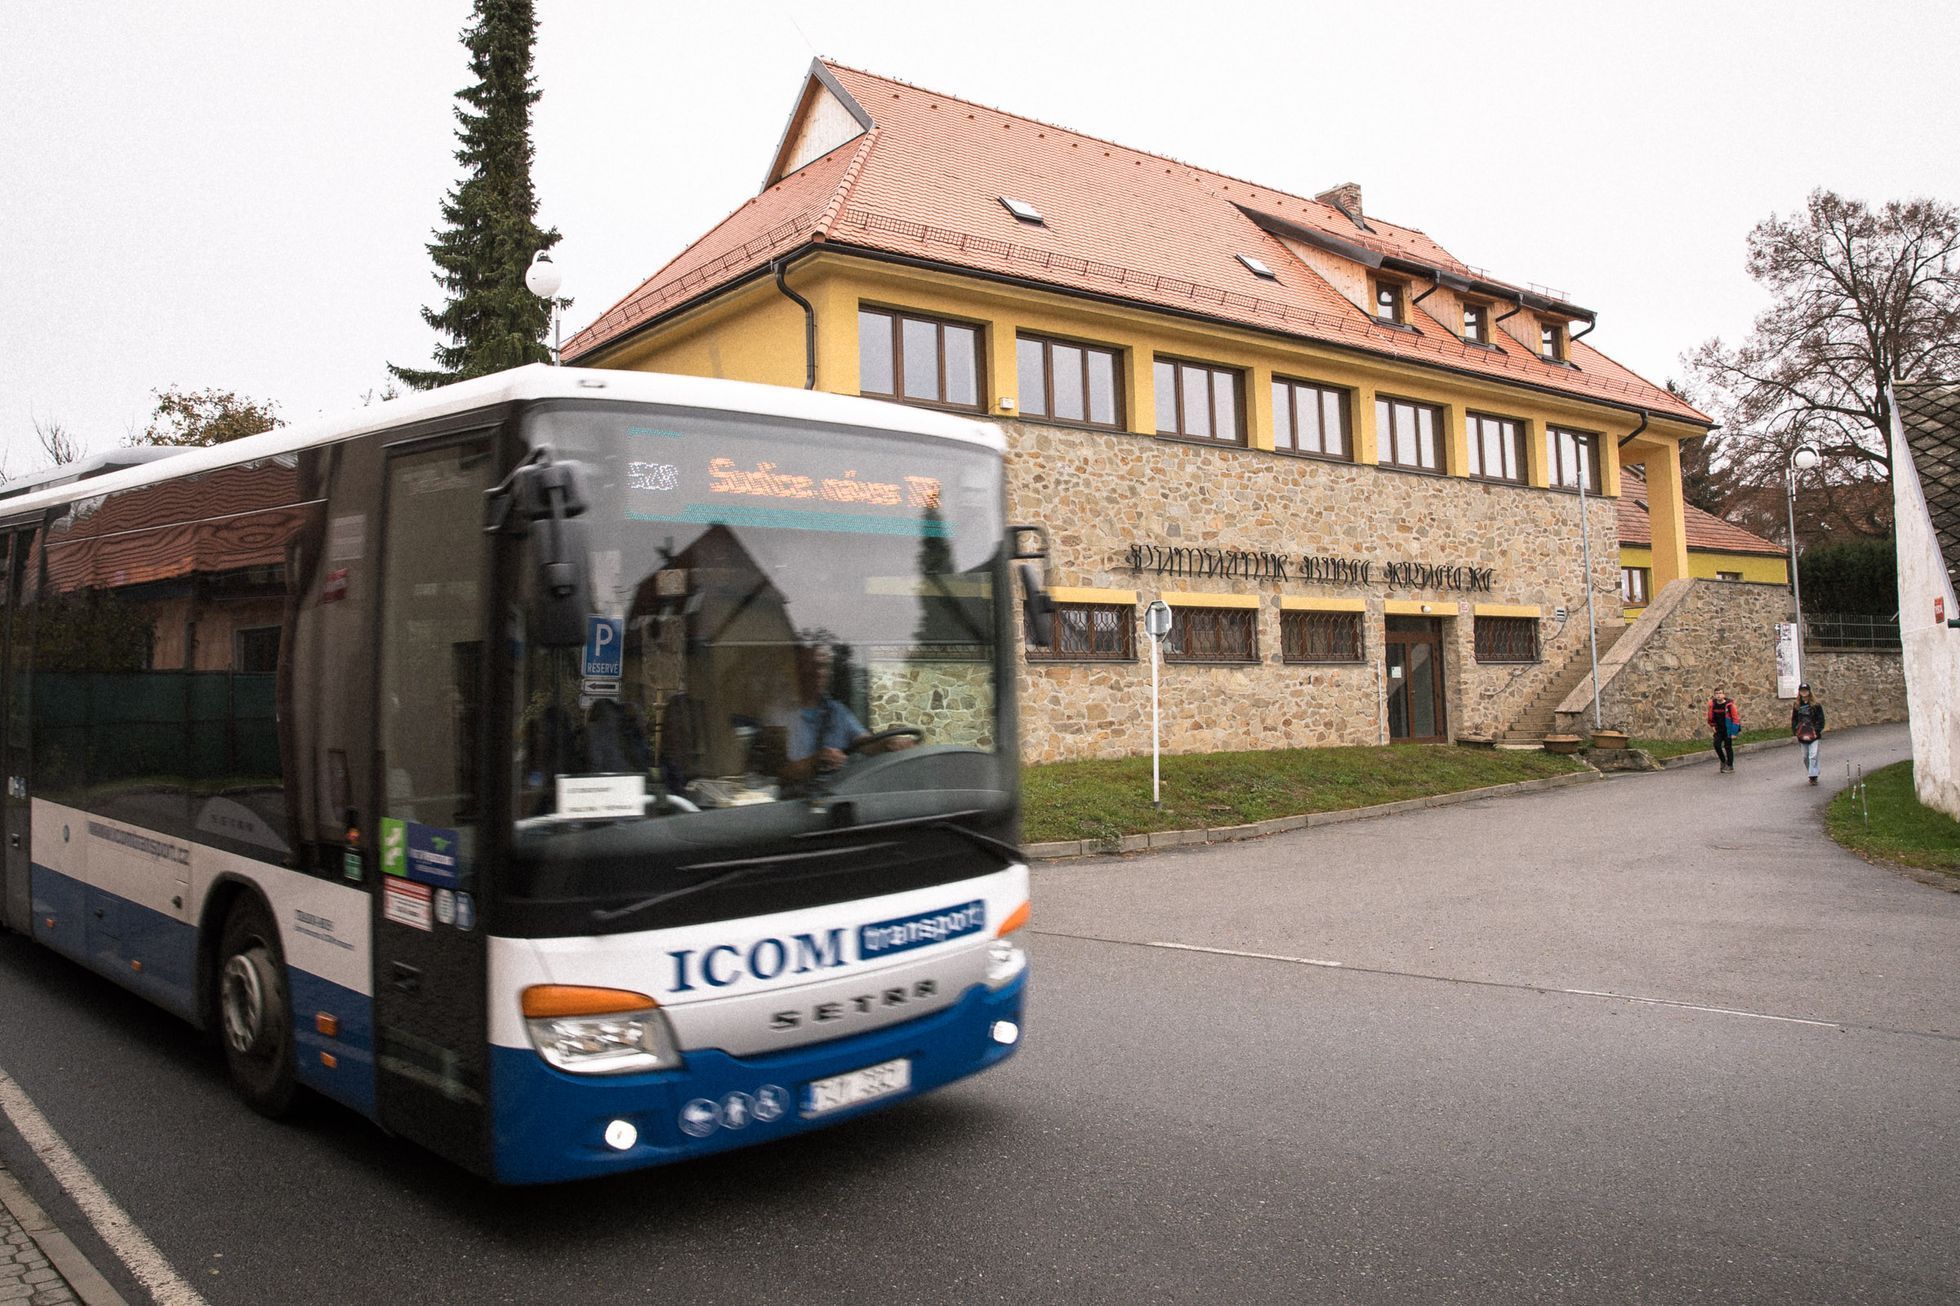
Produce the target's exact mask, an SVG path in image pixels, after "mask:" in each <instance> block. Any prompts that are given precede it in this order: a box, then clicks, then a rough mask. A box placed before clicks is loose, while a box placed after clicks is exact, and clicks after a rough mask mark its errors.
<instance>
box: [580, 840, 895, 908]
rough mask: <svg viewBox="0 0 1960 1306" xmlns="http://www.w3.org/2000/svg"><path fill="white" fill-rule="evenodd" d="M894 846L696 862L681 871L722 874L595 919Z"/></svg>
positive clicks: (881, 844) (871, 845)
mask: <svg viewBox="0 0 1960 1306" xmlns="http://www.w3.org/2000/svg"><path fill="white" fill-rule="evenodd" d="M893 846H894V845H893V842H892V841H891V840H889V839H887V840H884V841H882V842H879V843H858V844H852V845H850V846H849V847H848V848H816V849H812V850H810V851H809V852H801V853H777V854H775V855H773V856H770V857H739V858H735V859H734V860H731V861H724V862H694V863H691V864H689V865H687V866H683V867H680V868H679V869H681V870H683V871H715V870H719V871H721V874H720V875H711V876H709V877H708V878H707V879H705V880H696V881H695V882H694V883H693V884H684V885H682V886H681V887H680V888H678V889H669V890H667V892H665V893H656V894H654V895H653V897H651V898H642V899H641V900H640V901H638V902H634V903H628V904H627V905H626V906H624V907H610V908H594V909H593V912H592V919H593V920H595V921H599V922H601V923H607V922H611V921H616V920H620V919H621V918H623V917H627V916H633V915H636V914H638V913H640V912H643V911H646V910H647V909H648V908H650V907H658V906H659V905H660V904H661V903H663V902H672V901H673V900H674V899H676V898H685V897H687V896H688V895H689V894H693V893H700V892H701V891H702V890H704V889H714V888H718V887H720V886H721V885H724V884H731V883H733V882H734V881H736V880H739V879H742V878H744V877H745V876H749V875H753V874H755V873H756V872H757V871H762V870H768V869H769V868H771V867H775V866H781V865H783V864H784V863H787V862H811V861H821V860H824V859H826V858H831V857H848V856H852V855H854V854H857V853H868V852H875V851H877V850H878V849H880V848H890V847H893Z"/></svg>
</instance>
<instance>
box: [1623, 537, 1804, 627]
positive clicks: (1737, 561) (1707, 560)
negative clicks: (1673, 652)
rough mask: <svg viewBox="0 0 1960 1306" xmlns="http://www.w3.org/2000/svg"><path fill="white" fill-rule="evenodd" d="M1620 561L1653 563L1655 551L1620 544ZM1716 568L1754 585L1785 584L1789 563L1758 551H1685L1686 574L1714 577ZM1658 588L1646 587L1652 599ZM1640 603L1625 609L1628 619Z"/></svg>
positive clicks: (1626, 564) (1642, 608) (1636, 564)
mask: <svg viewBox="0 0 1960 1306" xmlns="http://www.w3.org/2000/svg"><path fill="white" fill-rule="evenodd" d="M1620 565H1621V566H1622V567H1646V568H1649V569H1650V570H1651V568H1652V567H1653V565H1654V551H1653V550H1652V549H1649V548H1647V547H1645V546H1644V545H1639V544H1624V545H1621V546H1620ZM1718 571H1734V572H1740V573H1742V579H1743V580H1745V581H1749V582H1752V583H1754V584H1757V585H1788V584H1789V583H1790V563H1789V560H1788V559H1786V558H1772V557H1767V556H1765V555H1763V554H1758V553H1712V552H1709V551H1707V550H1703V549H1695V550H1693V551H1692V552H1690V553H1689V554H1688V574H1689V575H1690V576H1692V577H1694V578H1695V579H1696V580H1714V579H1715V578H1716V577H1715V573H1716V572H1718ZM1658 592H1659V591H1658V589H1649V590H1648V597H1649V598H1650V599H1651V598H1652V597H1653V595H1654V594H1656V593H1658ZM1646 610H1647V609H1646V606H1645V605H1644V604H1643V605H1642V606H1640V607H1637V608H1628V609H1627V610H1626V614H1627V617H1628V618H1629V619H1631V618H1633V617H1636V616H1638V615H1640V614H1641V613H1642V612H1645V611H1646Z"/></svg>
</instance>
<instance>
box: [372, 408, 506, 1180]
mask: <svg viewBox="0 0 1960 1306" xmlns="http://www.w3.org/2000/svg"><path fill="white" fill-rule="evenodd" d="M491 448H492V442H491V439H490V437H489V435H488V434H487V433H486V434H476V435H471V436H466V437H461V438H457V439H455V440H451V441H445V442H443V443H441V444H437V445H435V446H433V447H431V446H430V445H421V446H418V447H415V448H411V449H407V450H402V451H397V452H395V453H393V454H392V455H391V456H390V457H389V459H388V468H387V491H386V493H387V498H386V500H385V506H384V508H383V523H382V550H383V552H382V577H381V595H380V605H381V606H380V611H379V614H378V616H379V620H378V622H377V624H376V626H375V629H376V631H377V633H378V640H377V642H378V643H379V646H380V647H379V650H378V652H379V657H378V660H377V664H376V671H377V673H378V680H379V683H378V686H377V689H378V694H377V699H378V707H377V712H376V720H375V726H376V732H375V745H376V765H377V770H378V772H379V775H378V781H377V787H378V788H379V790H380V793H379V796H378V797H379V806H378V808H377V811H378V814H379V821H378V825H379V827H380V829H379V831H378V834H379V837H378V838H377V839H376V840H375V846H376V847H377V848H378V850H379V859H380V870H381V872H382V873H381V876H380V884H379V886H378V888H379V890H380V891H379V892H378V893H376V894H375V922H374V1021H375V1051H376V1056H375V1071H376V1075H375V1090H376V1099H377V1101H376V1105H377V1109H378V1114H379V1116H380V1119H381V1123H382V1124H383V1125H385V1126H386V1127H387V1128H389V1129H390V1130H392V1131H394V1132H395V1133H397V1134H401V1135H402V1136H404V1137H407V1138H412V1139H414V1140H415V1141H417V1142H419V1143H421V1144H423V1145H424V1146H425V1147H428V1148H429V1149H430V1150H432V1151H434V1152H436V1153H438V1154H439V1155H442V1156H446V1157H448V1158H449V1159H451V1160H453V1161H457V1162H459V1163H461V1164H463V1165H467V1166H473V1167H476V1168H478V1169H481V1168H482V1167H483V1165H484V1164H485V1158H486V1156H487V1153H488V1146H489V1144H488V1135H487V1132H486V1128H487V1123H488V1097H489V1086H488V1079H489V1076H488V1064H487V1062H488V1044H489V1034H488V1029H487V1023H486V1022H487V1017H488V1013H487V1011H486V1008H485V1002H484V987H485V976H484V966H485V960H484V959H485V955H486V954H485V947H484V942H483V931H482V930H481V929H480V928H479V926H478V922H477V918H476V903H477V899H478V896H479V895H480V894H481V892H482V885H481V884H480V883H479V875H480V872H481V867H480V866H479V864H478V857H479V854H480V852H481V850H482V846H483V845H482V836H483V832H484V828H483V799H484V793H483V785H482V783H481V780H482V766H481V744H482V737H481V731H480V728H479V727H480V723H481V720H482V716H483V711H484V683H483V681H484V671H483V648H484V643H483V640H484V631H485V630H486V629H488V627H489V617H488V607H487V590H488V585H489V556H490V555H489V537H488V536H486V535H485V534H484V533H483V526H482V520H483V494H484V491H486V490H488V489H489V488H490V486H491V484H492V483H493V481H494V479H495V478H494V477H493V476H492V474H491V473H492V471H493V465H492V458H491Z"/></svg>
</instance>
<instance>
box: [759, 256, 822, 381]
mask: <svg viewBox="0 0 1960 1306" xmlns="http://www.w3.org/2000/svg"><path fill="white" fill-rule="evenodd" d="M769 268H770V271H772V272H774V273H775V274H776V289H778V290H780V291H782V292H783V293H784V294H785V295H788V296H789V297H790V298H791V299H793V300H795V301H796V302H797V303H798V304H801V305H802V306H803V388H804V389H805V390H814V389H816V388H817V310H816V308H815V306H814V305H812V304H811V303H810V301H809V300H807V299H805V298H803V296H801V295H799V294H797V293H796V292H795V291H794V290H791V289H790V288H789V282H787V281H785V280H783V274H784V273H785V272H787V271H788V270H789V260H788V259H784V258H779V259H777V260H776V261H775V262H774V263H771V264H770V265H769Z"/></svg>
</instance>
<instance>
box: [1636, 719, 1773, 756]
mask: <svg viewBox="0 0 1960 1306" xmlns="http://www.w3.org/2000/svg"><path fill="white" fill-rule="evenodd" d="M1712 733H1713V732H1712V731H1711V732H1710V734H1712ZM1789 737H1790V731H1789V729H1788V727H1785V726H1777V727H1775V728H1773V729H1769V730H1745V731H1743V732H1742V733H1741V734H1739V735H1737V736H1736V737H1735V742H1736V743H1738V744H1754V743H1758V742H1760V741H1762V740H1765V739H1788V738H1789ZM1627 747H1629V748H1643V749H1645V750H1646V751H1647V753H1648V755H1649V756H1651V757H1656V758H1660V757H1684V756H1686V755H1687V754H1689V753H1712V752H1714V751H1715V742H1714V740H1712V739H1711V738H1709V736H1708V735H1696V736H1695V737H1694V738H1693V739H1629V740H1627Z"/></svg>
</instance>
